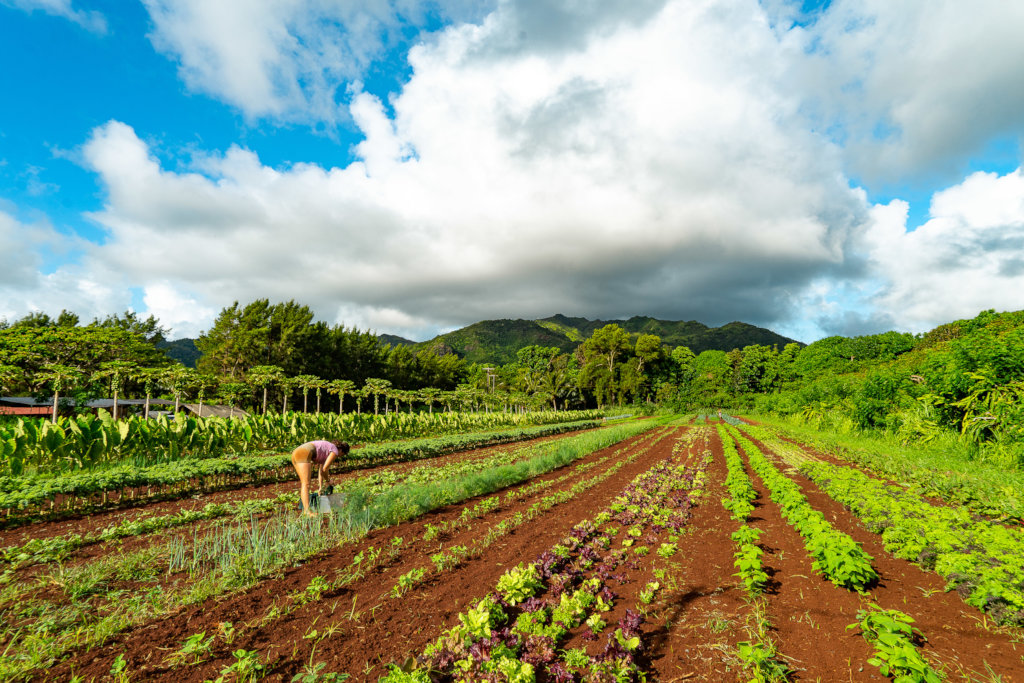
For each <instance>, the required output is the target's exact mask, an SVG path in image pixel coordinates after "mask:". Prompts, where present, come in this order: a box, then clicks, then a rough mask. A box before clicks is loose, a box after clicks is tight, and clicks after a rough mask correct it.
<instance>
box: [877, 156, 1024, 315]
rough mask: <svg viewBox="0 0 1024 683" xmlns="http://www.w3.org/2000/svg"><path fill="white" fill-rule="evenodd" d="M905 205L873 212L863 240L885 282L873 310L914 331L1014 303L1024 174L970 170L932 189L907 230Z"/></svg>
mask: <svg viewBox="0 0 1024 683" xmlns="http://www.w3.org/2000/svg"><path fill="white" fill-rule="evenodd" d="M907 208H908V207H907V205H906V203H905V202H902V201H894V202H892V203H890V204H888V205H885V206H878V207H875V209H874V210H873V211H872V227H871V229H870V231H869V232H868V233H867V236H866V237H867V247H868V249H869V251H870V258H871V261H872V264H873V268H874V270H875V272H876V273H877V275H878V276H879V277H880V278H882V279H883V280H884V281H885V282H886V283H887V285H886V287H885V288H884V289H883V291H882V292H881V293H880V294H879V296H878V297H876V299H875V301H874V303H875V304H876V305H877V307H878V309H879V310H880V311H882V312H884V313H886V314H888V315H889V316H890V317H891V318H892V319H894V320H898V321H902V324H903V325H904V326H906V327H907V328H909V329H912V330H914V331H923V330H927V329H930V328H931V327H934V326H935V325H937V324H940V323H944V322H948V321H950V320H953V319H957V318H969V317H974V316H975V315H977V313H978V312H979V311H981V310H983V309H987V308H995V309H997V310H1017V309H1019V308H1020V307H1021V292H1022V291H1024V174H1022V171H1021V169H1017V170H1016V171H1014V172H1012V173H1008V174H1006V175H1003V176H999V175H997V174H994V173H974V174H972V175H971V176H969V177H968V178H966V179H965V180H964V182H963V183H961V184H959V185H956V186H954V187H951V188H948V189H946V190H944V191H942V192H938V193H936V194H935V195H934V197H933V199H932V203H931V210H930V213H931V219H930V220H929V221H928V222H927V223H925V224H924V225H923V226H921V227H920V228H918V229H917V230H914V231H911V232H907V231H906V220H907Z"/></svg>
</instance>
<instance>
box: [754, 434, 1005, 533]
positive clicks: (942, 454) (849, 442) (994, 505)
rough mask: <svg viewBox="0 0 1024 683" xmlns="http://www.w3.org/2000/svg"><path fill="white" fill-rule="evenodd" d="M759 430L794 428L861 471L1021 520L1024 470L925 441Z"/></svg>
mask: <svg viewBox="0 0 1024 683" xmlns="http://www.w3.org/2000/svg"><path fill="white" fill-rule="evenodd" d="M758 431H759V432H761V433H767V434H772V435H774V436H775V438H778V434H787V435H788V434H789V432H790V431H792V432H793V434H798V435H799V439H800V440H801V441H804V442H807V443H810V444H811V445H813V446H815V447H816V448H818V449H820V450H823V451H829V452H832V453H834V454H835V455H837V456H838V457H839V458H841V459H842V460H845V461H848V462H851V463H853V464H856V465H857V466H859V467H861V468H862V469H866V470H868V471H870V472H874V473H876V474H878V475H881V476H884V477H887V478H889V479H892V480H894V481H898V482H901V483H906V484H909V485H911V486H912V487H913V488H914V490H915V492H916V493H919V494H920V495H923V496H929V497H933V498H940V499H942V500H945V501H947V502H949V503H951V504H955V505H961V506H964V507H967V508H970V509H971V510H972V511H974V512H977V513H979V514H983V515H987V516H990V517H994V518H997V519H1000V520H1002V521H1006V522H1013V523H1018V524H1019V523H1021V522H1022V521H1024V473H1022V472H1021V471H1020V470H1018V469H1007V468H1002V467H998V466H996V465H994V464H992V463H986V462H979V461H977V460H971V459H967V458H964V457H962V456H959V457H958V455H957V454H956V453H955V452H950V451H948V450H947V449H939V448H929V447H927V446H928V444H924V447H918V448H915V447H914V446H915V445H920V444H909V445H908V444H902V445H901V444H894V443H891V442H888V441H883V440H872V439H870V438H869V437H867V436H863V437H860V438H859V439H857V440H854V438H853V437H848V438H847V439H845V440H843V441H842V442H840V437H828V436H825V435H822V434H818V433H815V432H811V431H808V429H807V428H806V427H800V426H794V425H789V424H787V425H786V426H785V428H784V429H783V428H782V427H781V426H779V425H776V426H774V427H773V428H772V429H767V428H765V427H764V426H761V427H760V428H759V430H758ZM758 438H761V437H760V435H759V436H758Z"/></svg>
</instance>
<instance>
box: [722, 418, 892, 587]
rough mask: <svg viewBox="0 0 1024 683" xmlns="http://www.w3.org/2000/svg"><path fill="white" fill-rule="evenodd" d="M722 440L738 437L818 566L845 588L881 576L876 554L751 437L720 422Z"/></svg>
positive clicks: (783, 514)
mask: <svg viewBox="0 0 1024 683" xmlns="http://www.w3.org/2000/svg"><path fill="white" fill-rule="evenodd" d="M719 434H720V435H721V437H722V441H723V442H724V441H726V440H727V439H730V438H731V437H732V436H734V437H735V438H736V440H737V441H738V442H739V445H740V446H741V447H742V448H743V451H744V452H745V453H746V454H747V458H749V460H750V466H751V468H752V469H753V470H754V471H755V472H757V474H758V475H759V476H760V477H761V480H762V481H764V483H765V486H767V487H768V490H769V491H770V492H771V497H772V500H774V501H775V502H776V503H778V504H779V506H780V507H781V508H782V516H783V517H784V518H785V519H786V521H787V522H789V524H790V525H791V526H792V527H793V528H794V529H796V530H797V531H798V532H799V533H800V535H801V536H802V537H803V539H804V545H805V546H806V548H807V552H808V553H810V555H811V557H813V558H814V563H813V567H814V570H815V571H816V572H818V573H820V574H821V575H822V576H824V577H825V578H826V579H828V580H829V581H831V582H832V583H834V584H836V585H837V586H842V587H844V588H850V589H853V590H857V591H863V590H864V589H865V588H867V587H868V586H869V585H871V584H872V583H874V582H875V581H877V580H878V574H877V573H876V572H875V570H874V568H873V567H872V566H871V562H872V558H871V556H870V555H868V554H867V553H866V552H865V551H864V549H863V548H861V547H860V545H859V544H858V543H856V542H855V541H854V540H853V539H852V538H850V537H849V536H848V535H847V534H844V533H842V532H841V531H838V530H837V529H836V528H835V527H833V526H832V525H831V524H830V523H829V522H828V520H826V519H825V516H824V515H823V514H822V513H821V512H819V511H818V510H815V509H814V508H813V507H811V505H810V504H809V503H808V502H807V499H806V498H805V497H804V495H803V494H802V493H801V492H800V487H799V486H797V485H796V483H794V482H793V481H792V480H791V479H789V478H788V477H786V476H785V475H783V474H782V473H781V472H779V471H778V470H777V469H776V468H775V466H774V465H772V464H771V462H769V461H768V459H767V458H766V457H765V456H764V454H763V453H761V451H760V449H758V448H757V446H755V445H754V444H753V443H752V442H751V441H750V440H749V439H747V438H746V437H744V436H743V435H742V434H740V433H739V431H737V430H736V428H735V427H731V428H728V429H727V428H726V427H724V426H722V425H719Z"/></svg>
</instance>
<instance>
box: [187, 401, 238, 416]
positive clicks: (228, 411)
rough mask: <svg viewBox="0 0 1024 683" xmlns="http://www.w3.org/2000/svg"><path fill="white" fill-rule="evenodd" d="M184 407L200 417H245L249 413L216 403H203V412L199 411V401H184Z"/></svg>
mask: <svg viewBox="0 0 1024 683" xmlns="http://www.w3.org/2000/svg"><path fill="white" fill-rule="evenodd" d="M181 405H182V406H183V407H184V408H187V409H188V410H189V412H193V413H195V414H196V415H198V416H199V417H245V416H247V415H248V414H249V413H247V412H245V411H244V410H242V409H241V408H238V407H235V408H231V407H230V406H224V405H217V404H216V403H214V404H212V405H211V404H208V403H204V404H203V410H202V412H200V411H199V404H198V403H182V404H181Z"/></svg>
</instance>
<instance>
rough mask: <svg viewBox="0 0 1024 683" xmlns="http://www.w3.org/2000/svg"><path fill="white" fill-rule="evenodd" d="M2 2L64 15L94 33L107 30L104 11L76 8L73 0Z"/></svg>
mask: <svg viewBox="0 0 1024 683" xmlns="http://www.w3.org/2000/svg"><path fill="white" fill-rule="evenodd" d="M0 4H3V5H7V6H8V7H14V8H16V9H20V10H23V11H25V12H33V11H35V10H39V11H42V12H45V13H46V14H49V15H52V16H55V17H63V18H64V19H68V20H70V21H73V22H75V23H76V24H78V25H79V26H81V27H82V28H84V29H86V30H88V31H92V32H93V33H106V32H107V20H106V18H105V17H104V16H103V14H102V13H100V12H97V11H95V10H89V11H86V10H76V9H75V8H74V7H73V6H72V0H0Z"/></svg>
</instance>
